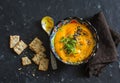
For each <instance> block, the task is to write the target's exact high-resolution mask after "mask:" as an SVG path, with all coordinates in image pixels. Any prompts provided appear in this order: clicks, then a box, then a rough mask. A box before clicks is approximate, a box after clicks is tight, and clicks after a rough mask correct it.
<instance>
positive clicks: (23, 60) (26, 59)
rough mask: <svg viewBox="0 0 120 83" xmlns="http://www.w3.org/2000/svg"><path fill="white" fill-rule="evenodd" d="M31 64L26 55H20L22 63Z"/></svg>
mask: <svg viewBox="0 0 120 83" xmlns="http://www.w3.org/2000/svg"><path fill="white" fill-rule="evenodd" d="M30 64H31V60H30V59H29V58H28V57H22V65H23V66H25V65H30Z"/></svg>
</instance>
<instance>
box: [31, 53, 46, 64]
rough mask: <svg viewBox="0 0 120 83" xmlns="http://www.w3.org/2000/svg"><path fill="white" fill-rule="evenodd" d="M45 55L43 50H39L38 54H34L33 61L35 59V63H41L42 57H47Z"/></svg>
mask: <svg viewBox="0 0 120 83" xmlns="http://www.w3.org/2000/svg"><path fill="white" fill-rule="evenodd" d="M45 57H46V55H45V54H44V53H43V52H39V53H38V54H35V55H34V57H33V58H32V61H33V62H34V63H35V64H37V65H39V63H40V60H41V59H42V58H45Z"/></svg>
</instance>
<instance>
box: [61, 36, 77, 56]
mask: <svg viewBox="0 0 120 83" xmlns="http://www.w3.org/2000/svg"><path fill="white" fill-rule="evenodd" d="M60 42H61V43H63V44H64V46H63V49H64V50H65V52H66V54H75V47H76V42H77V41H76V40H75V39H74V38H72V37H70V36H68V37H66V38H65V37H62V38H61V40H60Z"/></svg>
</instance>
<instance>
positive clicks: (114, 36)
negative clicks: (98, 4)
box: [86, 12, 120, 76]
mask: <svg viewBox="0 0 120 83" xmlns="http://www.w3.org/2000/svg"><path fill="white" fill-rule="evenodd" d="M90 22H91V24H92V25H93V26H94V27H95V28H96V30H97V33H98V35H99V41H98V43H99V48H98V49H97V52H96V55H95V56H94V57H92V58H91V59H90V61H89V62H88V63H87V64H86V71H87V72H88V73H87V74H89V76H99V74H100V72H101V71H102V69H103V68H104V67H105V66H106V65H108V64H110V63H112V62H114V61H116V60H117V55H118V53H117V49H116V46H118V44H119V42H120V34H119V33H117V32H116V31H114V30H112V29H111V28H110V27H109V25H108V24H107V21H106V19H105V16H104V14H103V12H99V13H98V14H96V15H94V16H93V17H92V18H90Z"/></svg>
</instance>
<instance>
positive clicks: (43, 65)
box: [38, 58, 49, 71]
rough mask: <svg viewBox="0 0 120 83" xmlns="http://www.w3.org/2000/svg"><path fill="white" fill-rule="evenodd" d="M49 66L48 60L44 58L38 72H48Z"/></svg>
mask: <svg viewBox="0 0 120 83" xmlns="http://www.w3.org/2000/svg"><path fill="white" fill-rule="evenodd" d="M48 65H49V60H48V59H47V58H42V59H41V60H40V63H39V68H38V70H41V71H47V70H48Z"/></svg>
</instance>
